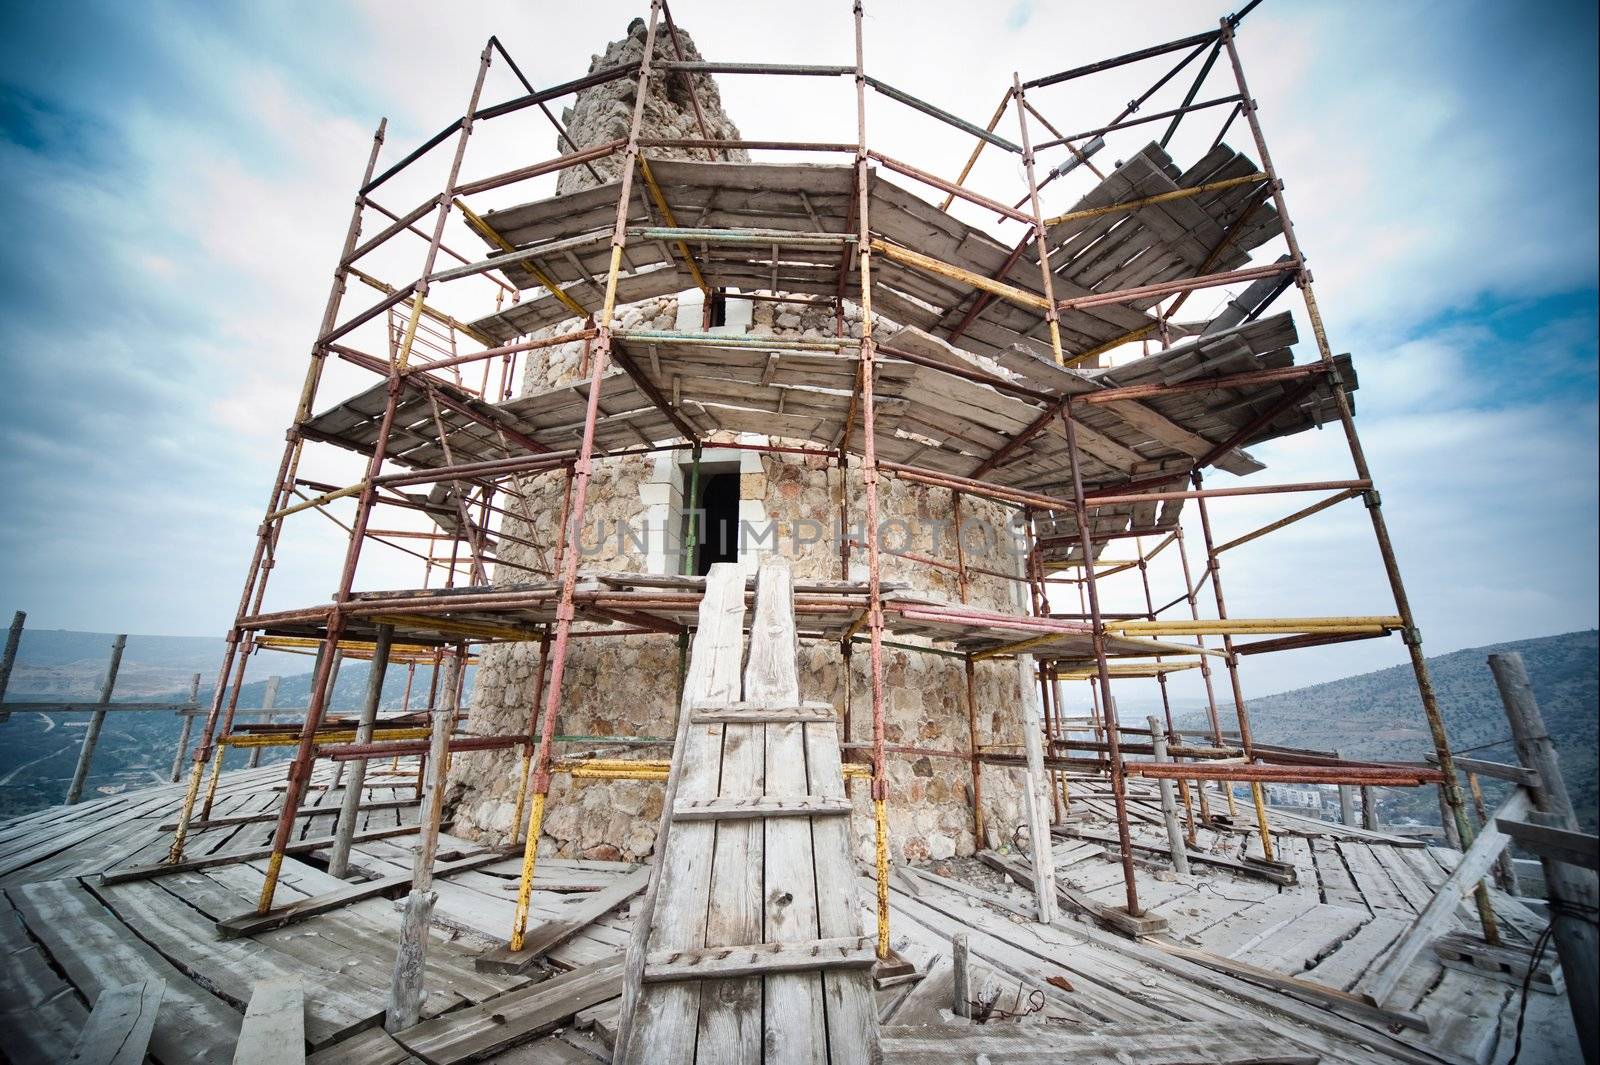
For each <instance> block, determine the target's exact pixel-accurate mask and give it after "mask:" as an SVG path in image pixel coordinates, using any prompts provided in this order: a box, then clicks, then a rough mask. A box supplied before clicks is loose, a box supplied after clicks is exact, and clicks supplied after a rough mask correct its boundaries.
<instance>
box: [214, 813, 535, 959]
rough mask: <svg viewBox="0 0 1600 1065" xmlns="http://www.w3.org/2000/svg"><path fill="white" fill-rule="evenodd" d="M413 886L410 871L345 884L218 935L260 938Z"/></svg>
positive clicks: (470, 861)
mask: <svg viewBox="0 0 1600 1065" xmlns="http://www.w3.org/2000/svg"><path fill="white" fill-rule="evenodd" d="M358 835H359V834H358ZM324 845H326V844H324ZM291 849H292V848H291ZM504 858H505V854H504V853H503V852H502V851H500V850H498V849H497V850H493V851H489V852H487V853H484V854H478V855H473V856H472V857H470V858H460V859H457V860H456V861H453V862H440V863H439V864H438V865H436V866H434V869H433V875H434V876H436V877H443V876H447V875H448V874H450V873H453V872H459V871H461V870H464V869H476V868H478V867H480V866H484V865H492V864H494V863H495V862H499V861H502V860H504ZM252 860H254V859H252ZM410 883H411V874H410V873H409V872H407V873H396V874H394V875H392V876H386V877H381V878H379V879H377V880H369V881H367V882H365V883H362V884H344V885H343V886H341V887H339V888H337V889H335V890H333V891H329V892H326V893H324V894H321V895H313V896H311V897H310V898H304V899H298V900H296V901H294V902H290V903H286V904H284V905H281V906H274V907H273V908H272V909H271V910H269V911H267V912H266V913H262V914H258V913H256V912H254V911H250V912H248V913H241V914H239V915H237V916H235V917H229V918H226V919H224V920H221V921H218V922H217V932H218V934H220V935H221V936H222V938H223V939H234V938H237V937H240V936H253V935H258V934H260V933H262V932H265V931H267V930H269V929H273V928H282V927H284V926H285V925H290V924H294V923H295V922H297V921H303V920H305V919H306V918H308V917H315V916H316V915H317V914H319V913H328V912H330V911H332V910H337V909H341V908H343V907H345V906H348V905H350V904H351V903H353V902H360V901H361V900H362V899H371V898H377V897H379V896H382V895H388V894H390V893H391V892H394V891H397V890H399V889H400V888H402V887H406V886H408V885H409V884H410Z"/></svg>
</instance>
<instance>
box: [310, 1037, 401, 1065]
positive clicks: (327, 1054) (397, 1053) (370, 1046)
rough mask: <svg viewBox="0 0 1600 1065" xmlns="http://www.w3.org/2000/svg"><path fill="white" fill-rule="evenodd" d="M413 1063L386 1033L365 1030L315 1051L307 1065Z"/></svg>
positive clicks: (393, 1064) (395, 1064)
mask: <svg viewBox="0 0 1600 1065" xmlns="http://www.w3.org/2000/svg"><path fill="white" fill-rule="evenodd" d="M415 1060H416V1059H415V1058H413V1057H412V1056H411V1051H409V1050H407V1049H406V1048H405V1047H403V1046H401V1045H400V1044H399V1043H396V1042H395V1041H394V1037H393V1036H391V1035H389V1033H388V1032H385V1031H384V1030H383V1029H382V1028H368V1029H367V1030H366V1031H364V1032H357V1033H356V1034H355V1035H353V1036H351V1037H350V1038H349V1039H343V1040H340V1041H339V1042H337V1043H335V1044H333V1045H332V1046H329V1047H324V1048H323V1049H321V1050H319V1051H317V1052H316V1053H315V1054H313V1055H311V1056H310V1057H309V1058H307V1059H306V1065H407V1063H408V1062H412V1061H415Z"/></svg>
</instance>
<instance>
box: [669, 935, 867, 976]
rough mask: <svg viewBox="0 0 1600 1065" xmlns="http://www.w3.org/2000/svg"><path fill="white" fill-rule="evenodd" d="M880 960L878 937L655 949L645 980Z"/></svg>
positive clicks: (751, 973) (860, 966)
mask: <svg viewBox="0 0 1600 1065" xmlns="http://www.w3.org/2000/svg"><path fill="white" fill-rule="evenodd" d="M876 960H877V950H876V948H875V947H874V945H873V937H872V936H844V937H840V938H834V939H814V940H803V941H800V942H795V943H755V944H752V945H750V946H747V947H702V948H700V949H698V950H663V951H655V952H652V953H651V954H649V955H647V956H646V957H645V963H644V980H645V983H658V982H661V981H666V980H699V979H702V978H717V979H723V978H727V977H734V976H770V975H772V974H774V973H791V972H815V971H819V970H823V969H869V968H871V967H872V964H873V962H874V961H876Z"/></svg>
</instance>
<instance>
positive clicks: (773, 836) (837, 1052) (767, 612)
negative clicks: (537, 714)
mask: <svg viewBox="0 0 1600 1065" xmlns="http://www.w3.org/2000/svg"><path fill="white" fill-rule="evenodd" d="M741 585H742V582H741V581H739V579H738V574H737V570H736V568H735V567H733V566H731V565H722V564H719V565H717V566H714V567H712V571H711V577H710V579H709V580H708V581H707V584H706V594H705V598H704V600H703V601H702V604H701V611H700V628H699V630H698V631H697V633H696V635H695V642H694V652H693V656H692V658H691V660H690V666H689V679H688V683H687V684H686V686H685V689H684V705H683V711H682V718H681V721H680V725H679V733H678V736H679V740H678V745H677V748H676V749H675V751H674V757H673V763H672V773H671V776H670V778H669V780H668V783H667V791H668V794H667V802H666V808H665V811H664V813H663V830H662V838H663V840H664V850H663V851H662V860H661V862H660V865H659V867H658V872H657V874H656V882H655V883H654V884H652V886H651V890H650V892H649V895H648V896H647V898H646V903H645V910H644V912H643V913H642V914H640V915H639V917H638V918H637V919H636V923H635V926H634V935H633V941H632V943H631V944H630V947H629V959H628V968H627V976H626V984H625V990H624V998H623V1010H622V1016H621V1018H620V1030H619V1033H618V1045H617V1054H616V1060H618V1061H619V1062H646V1061H689V1060H694V1061H701V1062H708V1063H709V1062H764V1061H770V1062H778V1061H806V1062H828V1061H831V1062H835V1063H841V1062H852V1061H863V1062H865V1061H872V1060H876V1059H877V1057H878V1055H879V1051H878V1036H877V1007H876V1003H875V1000H874V998H873V991H872V987H871V983H870V979H869V969H870V966H871V965H872V962H873V957H872V950H871V940H870V939H869V938H868V937H866V936H864V935H863V930H862V927H861V915H860V911H859V909H858V908H857V905H856V903H855V899H854V894H853V891H851V890H838V889H840V888H844V887H846V886H847V885H849V886H853V885H854V882H855V872H854V869H853V867H852V863H851V858H850V843H849V831H848V814H849V811H850V804H849V801H848V799H847V798H846V796H845V793H844V776H843V773H842V771H841V767H840V763H839V737H838V730H837V726H836V725H835V724H834V722H833V720H832V715H831V714H824V713H822V712H821V708H820V707H818V706H816V705H815V704H803V703H801V702H800V690H799V679H798V676H797V673H796V668H795V650H796V638H795V620H794V610H793V589H792V579H791V576H790V571H789V566H788V563H787V561H785V560H783V559H774V560H769V561H766V562H764V563H763V564H762V567H761V572H760V576H759V579H758V581H757V586H756V598H755V616H754V618H753V621H752V623H751V626H750V633H751V635H750V652H749V664H748V666H747V667H746V669H745V674H744V683H743V691H742V695H743V699H742V700H741V698H740V696H741V690H740V684H739V677H738V667H739V658H740V651H741V647H740V643H741V627H742V621H743V614H744V597H743V588H742V587H741ZM829 886H832V887H833V888H834V890H829V889H828V888H829Z"/></svg>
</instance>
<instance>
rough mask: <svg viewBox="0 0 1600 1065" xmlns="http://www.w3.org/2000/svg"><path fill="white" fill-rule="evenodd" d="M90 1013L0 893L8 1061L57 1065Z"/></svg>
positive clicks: (0, 974) (1, 992)
mask: <svg viewBox="0 0 1600 1065" xmlns="http://www.w3.org/2000/svg"><path fill="white" fill-rule="evenodd" d="M88 1013H89V1011H88V1010H86V1009H84V1007H83V1003H81V1002H80V1001H78V996H77V994H76V993H75V992H74V991H73V990H72V986H71V985H70V984H68V983H66V982H64V981H63V980H62V979H61V978H60V977H59V976H57V975H56V970H55V968H54V967H53V966H52V965H51V964H50V960H49V959H48V958H47V957H45V955H44V953H43V952H42V951H40V949H39V948H38V946H36V945H35V944H34V942H33V940H31V939H29V938H28V933H27V931H26V930H25V929H24V928H23V927H22V918H21V917H20V916H19V915H18V914H17V911H16V910H15V909H14V908H13V907H12V905H11V902H10V900H9V899H7V898H6V897H5V895H4V894H0V1030H4V1031H6V1032H8V1033H10V1034H9V1036H8V1038H7V1040H6V1044H5V1054H6V1057H8V1058H9V1059H10V1060H11V1061H12V1062H14V1063H15V1065H55V1063H56V1062H58V1061H61V1060H62V1059H64V1058H65V1057H66V1056H67V1055H68V1054H69V1053H70V1052H71V1050H72V1047H73V1044H74V1043H76V1042H77V1040H78V1033H79V1032H81V1031H82V1030H83V1025H84V1021H85V1020H86V1019H87V1017H88Z"/></svg>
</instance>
